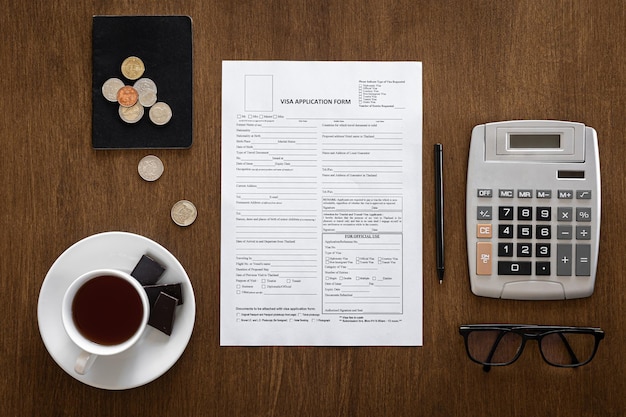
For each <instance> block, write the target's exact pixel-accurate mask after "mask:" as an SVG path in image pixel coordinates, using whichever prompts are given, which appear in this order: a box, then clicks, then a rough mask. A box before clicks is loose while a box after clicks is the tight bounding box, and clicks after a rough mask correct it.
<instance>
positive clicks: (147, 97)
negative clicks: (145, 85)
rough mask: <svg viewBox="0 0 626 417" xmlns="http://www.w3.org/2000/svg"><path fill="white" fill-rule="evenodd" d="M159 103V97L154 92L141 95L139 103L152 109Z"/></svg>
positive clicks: (145, 92)
mask: <svg viewBox="0 0 626 417" xmlns="http://www.w3.org/2000/svg"><path fill="white" fill-rule="evenodd" d="M156 101H157V96H156V94H155V93H154V92H153V91H144V92H142V93H139V102H140V103H141V105H142V106H144V107H151V106H152V105H153V104H154V103H156Z"/></svg>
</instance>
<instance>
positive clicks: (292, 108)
mask: <svg viewBox="0 0 626 417" xmlns="http://www.w3.org/2000/svg"><path fill="white" fill-rule="evenodd" d="M421 150H422V65H421V63H420V62H320V61H316V62H300V61H224V62H223V63H222V194H221V198H222V200H221V203H222V211H221V288H220V291H221V294H220V299H221V306H220V344H221V345H222V346H235V345H240V346H241V345H243V346H262V345H274V346H295V345H299V346H421V345H422V333H423V331H422V330H423V329H422V326H423V323H422V317H423V308H422V300H423V296H422V152H421Z"/></svg>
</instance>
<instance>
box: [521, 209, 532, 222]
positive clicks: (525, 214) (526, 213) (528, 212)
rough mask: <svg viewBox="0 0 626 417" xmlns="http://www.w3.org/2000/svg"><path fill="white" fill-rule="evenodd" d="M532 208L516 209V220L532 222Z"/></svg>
mask: <svg viewBox="0 0 626 417" xmlns="http://www.w3.org/2000/svg"><path fill="white" fill-rule="evenodd" d="M532 219H533V208H532V207H518V208H517V220H532Z"/></svg>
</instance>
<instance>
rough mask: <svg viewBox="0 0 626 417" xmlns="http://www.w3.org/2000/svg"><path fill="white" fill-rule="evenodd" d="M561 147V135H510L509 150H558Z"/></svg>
mask: <svg viewBox="0 0 626 417" xmlns="http://www.w3.org/2000/svg"><path fill="white" fill-rule="evenodd" d="M560 147H561V135H528V134H510V135H509V148H510V149H537V148H540V149H558V148H560Z"/></svg>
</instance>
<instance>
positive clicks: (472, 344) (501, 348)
mask: <svg viewBox="0 0 626 417" xmlns="http://www.w3.org/2000/svg"><path fill="white" fill-rule="evenodd" d="M595 343H596V342H595V337H594V335H593V334H591V333H577V332H555V333H549V334H546V335H544V336H543V337H542V338H541V339H540V341H539V349H540V350H541V353H542V355H543V357H544V359H545V360H546V362H548V363H550V364H552V365H557V366H571V365H580V364H583V363H586V362H587V361H589V360H590V359H591V357H592V355H593V353H594V349H595ZM522 344H523V336H522V335H521V334H520V333H517V332H512V331H507V330H497V329H495V330H474V331H472V332H470V333H469V334H468V335H467V350H468V353H469V355H470V357H472V359H474V360H476V361H477V362H480V363H483V364H491V365H506V364H509V363H511V362H512V361H514V360H515V359H516V358H517V356H518V355H519V353H520V349H521V348H522Z"/></svg>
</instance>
